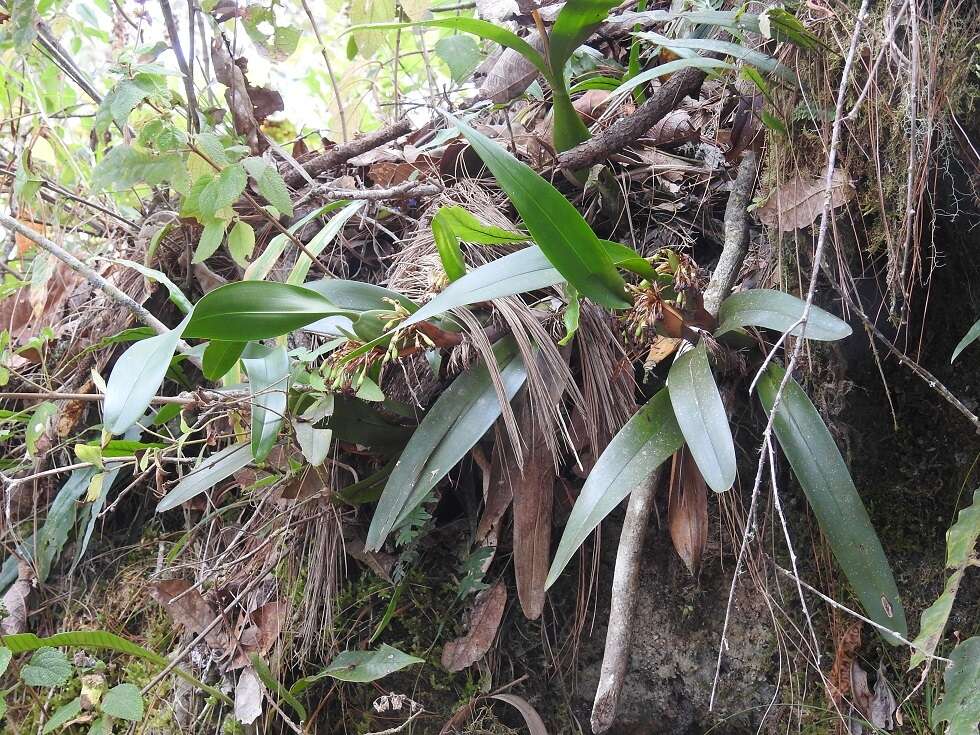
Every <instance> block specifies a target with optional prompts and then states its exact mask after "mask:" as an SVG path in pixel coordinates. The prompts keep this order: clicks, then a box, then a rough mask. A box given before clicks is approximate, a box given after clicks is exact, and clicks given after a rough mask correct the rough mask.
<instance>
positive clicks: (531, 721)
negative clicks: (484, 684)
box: [492, 694, 548, 735]
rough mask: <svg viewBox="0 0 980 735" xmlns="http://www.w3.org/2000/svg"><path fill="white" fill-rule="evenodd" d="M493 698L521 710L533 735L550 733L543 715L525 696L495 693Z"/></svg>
mask: <svg viewBox="0 0 980 735" xmlns="http://www.w3.org/2000/svg"><path fill="white" fill-rule="evenodd" d="M492 699H496V700H498V701H500V702H506V703H507V704H509V705H510V706H511V707H513V708H514V709H516V710H517V711H518V712H520V713H521V717H523V718H524V722H525V723H527V729H528V732H530V733H531V735H548V728H546V727H545V726H544V720H542V719H541V715H539V714H538V711H537V710H536V709H534V707H532V706H531V703H530V702H528V701H527V700H526V699H524V697H518V696H517V695H516V694H494V695H493V696H492Z"/></svg>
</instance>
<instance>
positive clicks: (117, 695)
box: [101, 682, 143, 722]
mask: <svg viewBox="0 0 980 735" xmlns="http://www.w3.org/2000/svg"><path fill="white" fill-rule="evenodd" d="M101 709H102V711H103V712H104V713H105V714H107V715H109V716H110V717H118V718H119V719H120V720H129V721H130V722H139V721H140V720H142V719H143V695H142V694H140V690H139V687H137V686H136V685H135V684H130V683H128V682H126V683H123V684H117V685H116V686H114V687H113V688H112V689H110V690H109V691H107V692H106V693H105V695H104V696H103V697H102V706H101Z"/></svg>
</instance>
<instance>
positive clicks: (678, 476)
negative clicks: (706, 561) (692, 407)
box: [667, 446, 708, 574]
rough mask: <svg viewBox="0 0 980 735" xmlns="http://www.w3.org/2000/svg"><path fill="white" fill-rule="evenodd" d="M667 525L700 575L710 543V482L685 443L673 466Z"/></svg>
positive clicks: (679, 550)
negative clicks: (705, 549) (706, 481)
mask: <svg viewBox="0 0 980 735" xmlns="http://www.w3.org/2000/svg"><path fill="white" fill-rule="evenodd" d="M669 492H670V494H669V498H668V505H667V525H668V527H669V528H670V538H671V540H672V541H673V542H674V549H676V550H677V553H678V555H679V556H680V557H681V560H682V561H683V562H684V566H686V567H687V570H688V571H689V572H690V573H691V574H697V571H698V569H699V568H700V567H701V557H702V556H703V555H704V548H705V546H706V545H707V543H708V485H707V483H705V481H704V478H703V477H702V476H701V472H700V471H699V470H698V466H697V463H696V462H695V461H694V458H693V457H692V456H691V453H690V451H688V449H687V447H686V446H685V447H684V448H683V449H681V450H680V451H679V452H677V453H676V454H675V455H674V461H673V463H672V464H671V469H670V491H669Z"/></svg>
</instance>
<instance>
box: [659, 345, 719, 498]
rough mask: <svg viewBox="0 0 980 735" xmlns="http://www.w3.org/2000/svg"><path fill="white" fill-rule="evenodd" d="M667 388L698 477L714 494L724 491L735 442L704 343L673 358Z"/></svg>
mask: <svg viewBox="0 0 980 735" xmlns="http://www.w3.org/2000/svg"><path fill="white" fill-rule="evenodd" d="M667 388H668V390H669V391H670V402H671V404H672V405H673V407H674V415H675V416H676V417H677V423H678V425H679V426H680V427H681V431H682V432H683V433H684V440H685V441H686V442H687V446H688V448H690V450H691V455H692V456H693V457H694V461H695V462H696V463H697V465H698V469H699V470H701V476H702V477H704V481H705V482H707V483H708V487H710V488H711V489H712V490H714V491H715V492H716V493H723V492H725V491H726V490H728V489H729V488H730V487H731V486H732V485H733V484H734V483H735V442H734V441H732V430H731V428H730V427H729V425H728V414H727V413H726V412H725V404H724V403H722V400H721V394H719V393H718V386H717V385H715V379H714V377H712V375H711V366H710V365H709V364H708V353H707V351H706V350H705V347H704V342H702V343H701V344H699V345H698V346H697V347H695V348H694V349H692V350H688V351H687V352H685V353H684V354H683V355H681V356H680V357H678V358H677V359H675V360H674V364H673V365H671V366H670V374H669V375H668V377H667Z"/></svg>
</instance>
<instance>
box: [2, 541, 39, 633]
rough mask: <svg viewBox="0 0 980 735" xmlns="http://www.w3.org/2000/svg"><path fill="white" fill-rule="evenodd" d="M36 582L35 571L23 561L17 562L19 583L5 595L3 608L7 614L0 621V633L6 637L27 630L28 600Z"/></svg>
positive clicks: (11, 586) (11, 587) (15, 583)
mask: <svg viewBox="0 0 980 735" xmlns="http://www.w3.org/2000/svg"><path fill="white" fill-rule="evenodd" d="M33 582H34V569H33V568H32V567H31V565H30V564H29V563H28V562H26V561H24V560H23V559H18V560H17V581H16V582H14V583H13V584H12V585H10V589H8V590H7V591H6V592H5V593H4V595H3V606H4V609H6V611H7V614H6V615H5V616H4V617H3V620H0V631H2V632H3V634H4V635H15V634H16V633H23V632H24V631H25V630H27V612H28V607H27V598H28V596H29V595H30V594H31V589H33V584H32V583H33Z"/></svg>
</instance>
